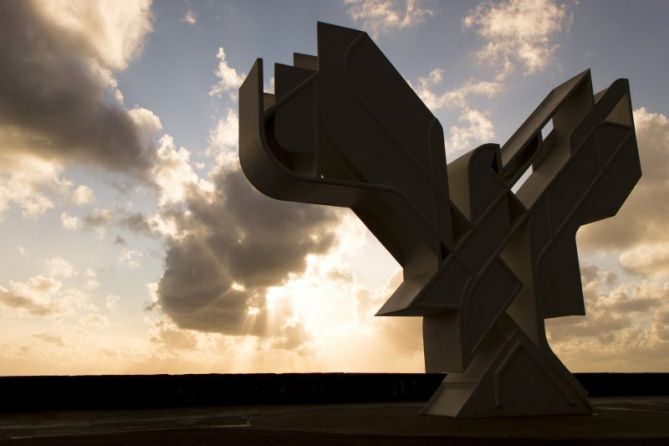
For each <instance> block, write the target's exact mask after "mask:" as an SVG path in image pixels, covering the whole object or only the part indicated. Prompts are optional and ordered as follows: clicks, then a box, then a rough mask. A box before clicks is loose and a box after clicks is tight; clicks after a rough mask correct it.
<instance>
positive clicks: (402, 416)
mask: <svg viewBox="0 0 669 446" xmlns="http://www.w3.org/2000/svg"><path fill="white" fill-rule="evenodd" d="M593 403H594V404H595V408H596V409H595V414H594V415H592V416H551V417H538V418H527V417H518V418H505V419H464V420H463V419H451V418H442V417H432V416H421V415H419V413H420V408H421V406H422V403H384V404H338V405H291V406H285V405H273V406H246V407H210V408H184V409H153V410H146V409H143V410H119V411H61V412H41V413H23V414H5V415H4V416H2V417H0V444H1V445H5V444H11V445H16V446H28V445H49V446H55V445H73V446H76V445H89V444H90V445H93V444H95V445H114V446H118V445H151V444H160V445H165V446H171V445H202V446H204V445H227V444H230V445H237V444H249V445H259V446H262V445H293V444H300V445H302V444H304V445H357V444H360V445H362V444H364V445H383V446H394V445H493V444H494V445H498V446H499V445H529V444H542V445H543V444H546V445H570V446H574V445H581V444H583V445H590V444H601V445H667V444H669V397H643V398H642V397H627V398H595V399H593Z"/></svg>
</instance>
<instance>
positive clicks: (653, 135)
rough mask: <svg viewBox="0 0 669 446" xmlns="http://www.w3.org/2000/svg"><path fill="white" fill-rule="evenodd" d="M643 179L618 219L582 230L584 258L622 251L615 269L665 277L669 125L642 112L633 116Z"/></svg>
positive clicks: (660, 116) (656, 115)
mask: <svg viewBox="0 0 669 446" xmlns="http://www.w3.org/2000/svg"><path fill="white" fill-rule="evenodd" d="M634 122H635V126H636V135H637V143H638V146H639V156H640V158H641V171H642V177H641V180H639V183H638V184H637V185H636V187H635V188H634V190H633V191H632V193H631V194H630V196H629V197H628V199H627V201H625V203H624V204H623V207H622V208H621V209H620V211H619V212H618V214H617V215H616V216H615V217H613V218H611V219H608V220H604V221H601V222H597V223H593V224H590V225H587V226H584V227H582V228H581V229H580V230H579V232H578V237H577V241H578V246H579V249H580V250H582V251H584V252H590V253H592V252H603V251H622V252H621V253H620V257H619V260H620V264H621V265H622V266H623V267H625V268H627V269H628V270H629V271H635V272H638V273H656V272H661V271H665V272H669V268H668V264H667V262H666V260H667V258H669V257H668V256H669V254H668V253H667V250H668V249H669V248H668V246H669V233H668V232H667V230H666V223H667V221H669V202H667V200H665V199H664V198H663V197H665V196H666V195H667V194H668V193H669V176H668V174H667V172H669V119H668V118H667V116H665V115H663V114H661V113H651V112H649V111H647V110H646V109H645V108H643V107H642V108H639V109H637V110H635V111H634Z"/></svg>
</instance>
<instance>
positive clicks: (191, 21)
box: [181, 9, 197, 26]
mask: <svg viewBox="0 0 669 446" xmlns="http://www.w3.org/2000/svg"><path fill="white" fill-rule="evenodd" d="M181 21H182V22H183V23H185V24H187V25H191V26H192V25H195V24H196V23H197V14H195V13H194V12H193V11H192V10H191V9H189V10H188V11H186V14H184V16H183V17H182V18H181Z"/></svg>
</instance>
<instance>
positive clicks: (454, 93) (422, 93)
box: [414, 68, 504, 111]
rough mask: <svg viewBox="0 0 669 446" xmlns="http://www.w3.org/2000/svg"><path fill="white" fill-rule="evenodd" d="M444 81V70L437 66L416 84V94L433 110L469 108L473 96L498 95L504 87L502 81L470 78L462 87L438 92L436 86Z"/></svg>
mask: <svg viewBox="0 0 669 446" xmlns="http://www.w3.org/2000/svg"><path fill="white" fill-rule="evenodd" d="M442 81H443V70H441V69H439V68H435V69H434V70H432V71H431V72H430V74H429V75H427V76H425V77H421V78H419V79H418V84H417V85H415V86H414V90H415V91H416V94H417V95H418V96H419V97H420V98H421V100H422V101H423V102H424V103H425V105H426V106H427V107H428V108H429V109H430V110H432V111H436V110H440V109H453V108H455V109H458V108H468V107H469V98H470V97H471V96H483V97H486V98H494V97H496V96H497V95H498V94H499V93H500V92H501V91H502V90H503V88H504V85H503V84H502V83H501V82H497V81H483V80H475V79H469V80H467V81H466V82H465V83H463V84H462V85H461V86H460V87H458V88H455V89H452V90H448V91H446V92H444V93H441V94H438V93H435V92H434V91H433V89H434V87H435V86H437V85H439V84H441V83H442Z"/></svg>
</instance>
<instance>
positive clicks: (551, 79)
mask: <svg viewBox="0 0 669 446" xmlns="http://www.w3.org/2000/svg"><path fill="white" fill-rule="evenodd" d="M668 20H669V3H668V2H666V1H662V0H657V1H650V0H647V1H639V2H632V1H614V0H608V1H606V2H604V1H588V0H581V1H575V0H573V1H566V2H559V1H552V0H531V1H529V0H528V1H525V0H505V1H501V2H492V3H491V2H483V3H480V4H477V3H476V2H474V1H466V2H465V1H452V2H451V1H449V2H441V1H436V0H434V1H429V0H424V1H420V0H406V1H401V0H387V1H384V0H328V1H314V0H299V1H298V0H290V1H288V0H278V1H246V0H245V1H229V2H222V1H220V2H219V1H213V0H207V1H195V0H192V1H185V0H174V1H167V0H163V1H156V2H154V3H153V4H152V3H151V1H148V0H127V1H110V0H97V1H96V0H79V1H75V0H34V1H29V0H26V1H20V0H0V246H2V248H3V256H2V258H1V259H0V375H44V374H102V373H114V374H116V373H124V374H125V373H214V372H219V373H225V372H235V373H237V372H240V373H243V372H320V371H351V372H353V371H356V372H420V371H423V353H422V345H421V331H420V319H419V318H375V317H374V316H373V315H374V313H375V312H376V310H378V308H379V307H380V306H381V305H382V304H383V302H384V301H385V298H387V297H388V296H389V295H390V293H391V292H392V291H393V290H394V287H395V286H396V285H397V284H398V283H399V282H400V280H401V271H400V268H399V266H398V265H397V263H396V262H395V261H394V260H393V259H392V258H391V256H390V255H389V254H388V253H387V252H386V251H385V250H384V249H383V247H382V246H381V245H380V244H379V243H378V242H377V241H376V240H375V239H374V238H373V236H371V234H370V233H369V232H368V231H367V229H366V228H365V227H364V226H363V225H362V223H360V222H359V221H358V220H357V218H356V217H355V216H354V215H353V214H352V212H350V211H349V210H347V209H336V208H326V207H318V206H311V205H302V204H295V203H284V202H279V201H274V200H271V199H269V198H266V197H264V196H262V195H260V193H259V192H256V191H255V190H254V189H253V188H252V187H251V186H250V184H249V183H248V182H247V181H246V179H245V177H244V176H243V174H242V173H241V171H240V168H239V164H238V160H237V132H238V120H237V107H238V104H237V89H238V88H239V85H240V84H241V82H242V81H243V79H244V77H245V75H246V73H247V72H248V70H249V68H250V67H251V65H252V64H253V62H254V61H255V59H256V58H258V57H261V58H263V59H264V60H265V70H266V72H265V79H267V80H268V82H267V87H266V89H267V90H268V91H270V90H271V89H272V82H271V78H272V74H273V73H272V71H271V70H272V65H273V63H275V62H280V63H291V61H292V53H293V52H301V53H308V54H316V22H317V21H324V22H329V23H334V24H338V25H342V26H347V27H351V28H357V29H362V30H366V31H367V32H368V33H369V34H370V36H372V38H373V39H374V40H375V42H376V43H377V45H378V46H379V47H380V48H381V50H382V51H383V52H384V53H385V55H386V56H387V57H388V59H389V60H390V61H391V62H392V63H393V64H394V65H395V67H396V68H397V70H398V71H399V72H400V73H401V74H402V76H404V78H405V79H406V80H407V82H409V83H410V84H411V85H412V86H413V88H414V89H415V90H416V92H417V93H418V94H419V96H420V97H421V98H422V99H423V101H424V102H425V104H426V105H427V106H428V107H429V108H430V109H431V110H432V112H433V113H434V114H435V115H436V116H437V117H438V118H439V120H440V121H441V124H442V126H443V128H444V132H445V134H444V138H445V141H446V149H447V159H448V160H449V161H452V160H453V159H455V158H457V157H458V156H460V155H462V154H463V153H465V152H467V151H469V150H471V149H473V148H475V147H476V146H478V145H479V144H482V143H486V142H496V143H500V144H503V143H504V142H505V141H506V139H507V138H508V137H509V136H510V135H511V133H512V132H513V131H514V130H515V129H516V128H517V126H518V125H520V124H521V123H522V121H523V120H524V119H525V117H526V116H527V115H528V114H529V113H530V112H531V111H532V110H533V109H534V108H535V107H536V106H537V105H538V104H539V102H540V101H541V100H542V99H543V98H544V96H545V95H546V94H547V93H548V92H549V91H550V90H551V89H552V88H553V87H555V86H556V85H558V84H560V83H562V82H563V81H565V80H566V79H568V78H570V77H572V76H573V75H575V74H577V73H579V72H581V71H583V70H584V69H586V68H591V69H592V76H593V84H594V88H595V91H599V90H601V89H603V88H606V87H607V86H608V85H609V84H610V83H611V82H613V81H614V80H615V79H617V78H628V79H629V80H630V85H631V95H632V104H633V107H634V119H635V125H636V131H637V138H638V144H639V151H640V156H641V161H642V169H643V178H642V180H641V181H640V182H639V184H638V185H637V187H636V189H635V190H634V192H633V193H632V195H631V196H630V197H629V199H628V201H627V202H626V203H625V205H624V207H623V208H622V210H621V211H620V212H619V214H618V216H616V217H615V218H613V219H610V220H608V221H603V222H600V223H596V224H593V225H590V226H588V227H584V228H582V229H581V230H580V231H579V233H578V237H577V240H578V246H579V257H580V264H581V273H582V279H583V287H584V294H585V296H586V310H587V313H588V314H587V316H586V317H569V318H561V319H556V320H551V321H548V323H547V326H548V333H549V340H550V342H551V345H552V347H553V348H554V350H555V351H556V353H557V354H558V355H559V356H560V358H561V359H562V360H563V361H564V362H565V364H566V365H567V366H568V367H569V368H570V369H571V370H572V371H669V224H668V223H667V222H669V200H668V199H667V197H669V88H668V87H667V81H668V79H669V45H668V43H669V28H667V26H666V24H667V21H668Z"/></svg>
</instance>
